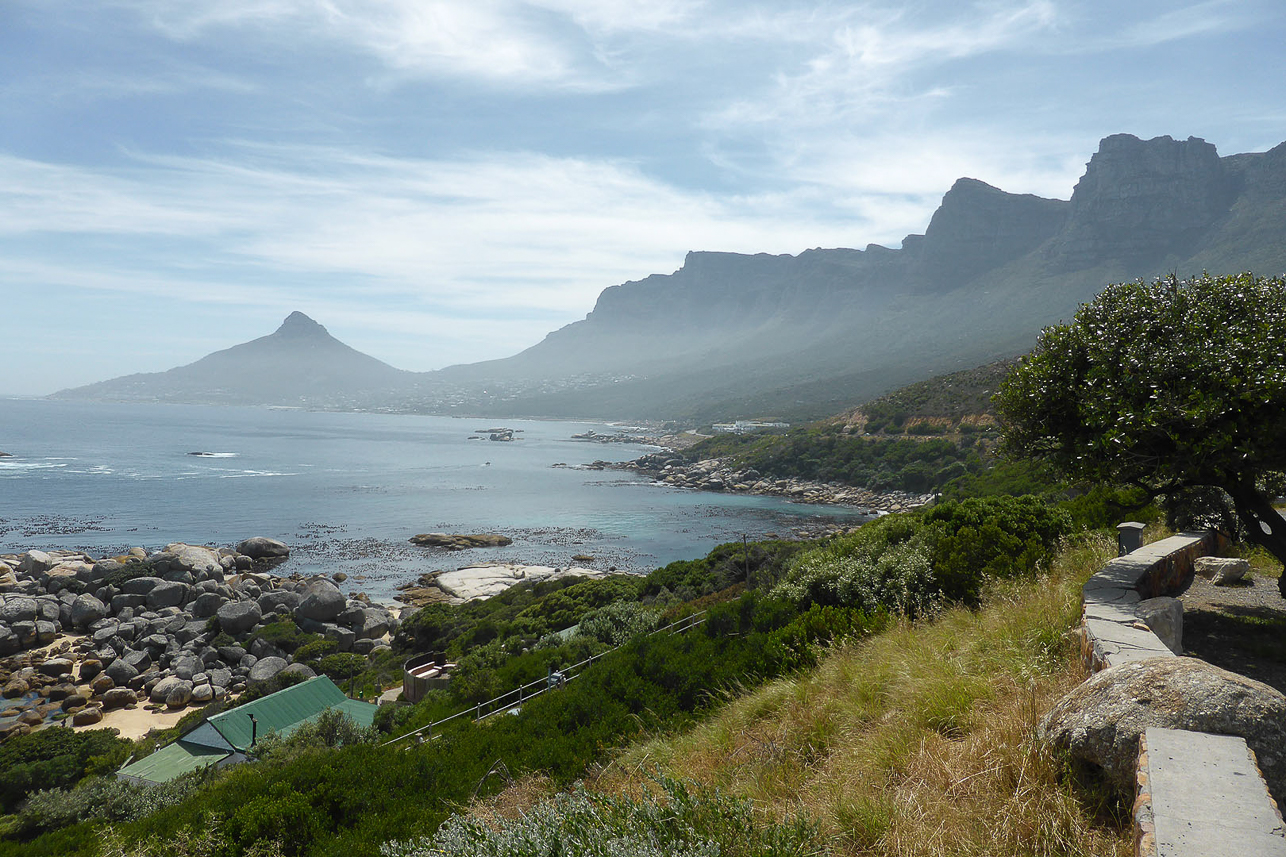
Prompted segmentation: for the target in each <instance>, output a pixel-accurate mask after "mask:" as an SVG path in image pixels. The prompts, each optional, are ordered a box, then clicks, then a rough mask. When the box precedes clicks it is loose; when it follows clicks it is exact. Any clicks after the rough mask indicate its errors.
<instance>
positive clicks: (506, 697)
mask: <svg viewBox="0 0 1286 857" xmlns="http://www.w3.org/2000/svg"><path fill="white" fill-rule="evenodd" d="M705 620H706V611H704V610H702V611H701V612H700V613H693V614H692V615H690V616H685V617H683V618H682V619H679V620H678V621H676V622H671V623H670V624H669V625H666V626H665V627H664V628H657V629H656V630H655V631H650V632H649V633H647V634H646V635H644V636H645V637H654V636H656V635H657V634H681V633H683V632H685V631H690V630H692V629H693V628H695V627H696V626H698V625H700V624H702V623H703V622H705ZM629 642H632V641H626V643H622V644H621V646H624V645H627V644H628V643H629ZM621 646H613V647H612V648H610V649H608V650H607V651H605V652H600V653H598V654H597V655H592V656H590V657H588V658H586V659H585V660H583V661H581V662H580V663H577V664H572V665H571V666H570V667H567V668H566V669H564V670H560V671H559V672H558V673H555V674H554V675H555V676H558V678H556V679H554V680H553V681H551V678H553V677H551V676H546V677H545V678H540V679H536V680H535V681H531V682H528V683H527V684H524V685H522V686H521V687H516V688H514V689H513V690H510V691H507V692H505V693H502V694H500V695H499V696H497V697H494V698H493V699H488V700H487V701H486V702H479V703H478V704H477V705H474V706H471V707H469V708H466V709H464V710H463V711H457V712H456V713H455V714H452V715H451V716H449V717H444V718H442V719H441V720H435V721H433V722H432V723H430V724H428V725H427V726H421V727H420V728H418V729H413V730H411V731H410V732H407V733H405V734H403V735H398V736H397V737H396V738H391V739H389V740H388V741H385V742H384V743H383V744H381V745H380V746H382V747H387V746H389V745H390V744H396V743H397V742H398V741H401V740H403V739H406V738H410V737H412V736H417V737H418V736H421V735H422V736H423V737H424V738H433V737H434V736H433V730H434V729H435V728H437V727H438V726H441V725H442V724H444V723H450V722H451V721H452V720H456V719H458V718H460V717H464V716H465V715H469V714H471V715H473V720H474V722H475V723H478V722H481V721H483V720H486V719H487V718H488V717H491V716H493V715H496V714H503V713H504V712H506V711H512V710H513V709H515V708H518V707H519V706H521V705H523V704H525V703H527V702H530V701H531V700H533V699H535V698H536V697H538V696H540V695H541V694H542V693H546V692H548V691H551V690H557V689H558V688H560V687H562V686H564V685H565V684H567V682H569V681H572V680H573V679H576V678H579V677H580V676H581V674H582V673H584V671H585V670H586V669H588V668H589V667H590V666H592V665H593V663H594V661H596V660H599V659H600V658H602V657H603V656H604V655H610V654H611V653H612V652H614V651H616V650H617V649H619V648H621ZM421 740H423V738H421Z"/></svg>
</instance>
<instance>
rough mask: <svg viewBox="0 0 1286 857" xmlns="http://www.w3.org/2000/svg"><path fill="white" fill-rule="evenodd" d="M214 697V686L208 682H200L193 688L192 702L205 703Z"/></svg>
mask: <svg viewBox="0 0 1286 857" xmlns="http://www.w3.org/2000/svg"><path fill="white" fill-rule="evenodd" d="M212 699H214V688H213V687H211V686H210V685H208V684H198V685H197V686H196V687H194V688H192V702H193V703H194V704H196V705H205V704H206V703H207V702H209V701H210V700H212Z"/></svg>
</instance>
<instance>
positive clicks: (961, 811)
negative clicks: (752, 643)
mask: <svg viewBox="0 0 1286 857" xmlns="http://www.w3.org/2000/svg"><path fill="white" fill-rule="evenodd" d="M1112 556H1115V545H1114V544H1113V543H1112V542H1111V541H1110V540H1108V539H1106V538H1103V537H1084V538H1082V539H1080V540H1079V541H1077V542H1075V543H1073V544H1070V545H1068V546H1067V547H1066V548H1065V549H1064V550H1063V551H1062V552H1061V553H1060V555H1059V558H1058V560H1057V561H1056V563H1055V565H1054V568H1052V569H1051V570H1050V572H1049V573H1048V574H1047V575H1045V576H1043V577H1042V578H1040V579H1039V580H1037V581H1035V582H1025V583H1007V584H1002V585H997V586H996V587H993V588H992V589H991V590H990V591H989V592H988V593H987V597H986V600H985V603H984V605H983V607H982V608H981V609H979V610H976V611H970V610H966V609H952V610H948V611H946V612H944V613H942V614H940V615H939V616H937V617H936V618H935V619H933V621H931V622H925V623H921V624H914V623H910V622H901V623H899V624H897V625H895V626H894V627H892V628H890V629H889V630H888V631H887V632H885V633H882V634H880V635H878V636H876V637H874V638H871V639H868V640H865V641H862V642H859V643H849V644H841V645H838V646H836V647H834V648H833V649H832V650H831V651H830V652H829V654H828V655H827V657H826V658H825V659H824V660H823V662H822V663H821V664H820V666H819V667H818V668H817V669H816V670H814V671H812V672H810V673H807V674H804V675H799V676H795V677H792V678H787V679H782V680H779V681H776V682H773V683H771V684H769V685H767V686H766V687H763V688H760V689H759V690H756V691H754V692H753V693H749V694H747V695H745V696H743V697H742V698H739V699H736V700H734V701H732V702H730V703H729V704H728V705H727V706H725V707H724V708H723V709H722V710H721V711H720V712H719V713H718V714H716V715H715V716H714V717H712V718H711V719H710V720H708V721H706V722H705V723H703V724H701V725H699V726H697V727H695V728H694V729H692V730H690V731H688V732H687V733H684V734H682V735H677V736H669V737H661V738H656V739H653V740H651V741H648V742H646V743H643V744H640V745H637V746H635V747H633V748H631V749H629V750H628V751H626V752H625V753H624V754H622V755H621V756H620V757H619V758H618V759H617V760H616V761H615V762H614V763H613V764H612V765H611V766H609V768H608V769H607V770H606V771H604V773H603V774H602V775H600V777H599V778H598V781H597V782H596V783H595V785H596V787H598V788H600V789H604V790H609V791H626V792H635V793H636V792H638V791H640V790H643V789H646V788H647V783H648V781H649V779H650V777H651V775H652V774H654V773H655V771H656V770H657V769H658V768H659V769H660V770H661V771H662V772H663V773H665V774H666V775H668V776H673V777H677V778H682V779H690V780H695V781H697V782H700V783H704V784H707V785H713V786H719V787H720V788H723V789H725V790H727V791H729V792H731V793H733V794H736V795H739V796H742V797H747V798H750V799H752V800H753V802H754V805H755V808H756V811H757V812H759V813H762V814H763V815H765V816H766V817H769V818H773V819H775V820H781V819H785V818H787V817H790V816H804V817H808V818H811V819H812V820H814V821H815V822H816V823H817V824H818V825H819V827H820V829H821V832H822V834H823V836H824V838H825V841H826V842H827V843H828V851H829V853H832V854H878V855H908V856H909V855H917V857H919V855H924V857H929V855H932V856H933V857H939V855H942V856H943V857H945V855H993V854H994V855H1006V857H1008V855H1016V854H1023V855H1090V854H1094V855H1111V854H1119V855H1125V854H1128V853H1130V852H1131V850H1132V843H1131V841H1130V837H1129V834H1128V831H1126V830H1123V829H1114V828H1110V827H1109V828H1103V827H1101V826H1097V822H1096V821H1095V819H1094V817H1093V815H1092V811H1091V810H1090V809H1088V808H1086V807H1085V806H1083V805H1082V804H1081V802H1080V801H1079V800H1078V799H1077V797H1076V796H1075V795H1074V793H1073V791H1072V789H1071V788H1070V787H1069V786H1067V785H1066V784H1065V783H1064V777H1063V776H1062V773H1061V769H1060V767H1059V765H1058V764H1057V763H1056V761H1055V760H1053V759H1051V758H1050V757H1049V756H1048V755H1046V754H1045V753H1043V752H1042V751H1041V750H1040V748H1039V747H1037V745H1036V743H1035V741H1034V732H1035V727H1036V723H1037V722H1038V720H1039V718H1040V716H1041V714H1042V713H1043V712H1044V711H1046V710H1048V709H1049V708H1050V707H1051V706H1052V705H1053V703H1054V702H1055V701H1056V700H1057V699H1058V698H1059V697H1060V696H1061V695H1062V694H1063V693H1065V692H1067V691H1068V690H1070V689H1071V688H1072V687H1074V686H1075V685H1076V684H1078V683H1079V682H1080V681H1082V680H1083V679H1084V678H1085V675H1084V672H1083V669H1082V667H1081V666H1080V663H1079V655H1078V652H1077V649H1076V647H1075V646H1074V644H1073V643H1072V642H1071V640H1070V639H1069V636H1068V633H1067V632H1068V631H1069V629H1071V628H1073V627H1074V626H1075V625H1076V624H1077V622H1078V621H1079V616H1080V591H1079V590H1080V585H1081V584H1082V583H1083V582H1084V581H1085V579H1086V578H1088V576H1089V575H1090V574H1092V573H1093V572H1094V571H1096V570H1098V569H1099V568H1100V567H1101V566H1102V564H1103V563H1104V562H1106V560H1107V559H1109V558H1111V557H1112Z"/></svg>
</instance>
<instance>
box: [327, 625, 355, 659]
mask: <svg viewBox="0 0 1286 857" xmlns="http://www.w3.org/2000/svg"><path fill="white" fill-rule="evenodd" d="M321 633H322V636H323V637H325V638H326V639H328V640H334V641H335V644H336V645H337V646H338V647H339V650H340V651H341V652H347V651H349V650H351V649H352V648H353V642H354V641H355V640H356V639H357V634H355V633H353V631H352V629H351V628H345V627H344V626H343V625H332V624H330V623H327V624H325V625H323V626H322V630H321Z"/></svg>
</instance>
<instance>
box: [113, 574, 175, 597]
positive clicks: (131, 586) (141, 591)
mask: <svg viewBox="0 0 1286 857" xmlns="http://www.w3.org/2000/svg"><path fill="white" fill-rule="evenodd" d="M164 582H165V581H163V580H161V578H159V577H132V578H130V579H129V580H126V581H125V582H123V583H122V584H121V592H123V593H125V594H126V595H146V594H147V593H149V592H151V591H152V590H153V589H155V588H156V587H157V586H159V585H160V584H162V583H164Z"/></svg>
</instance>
